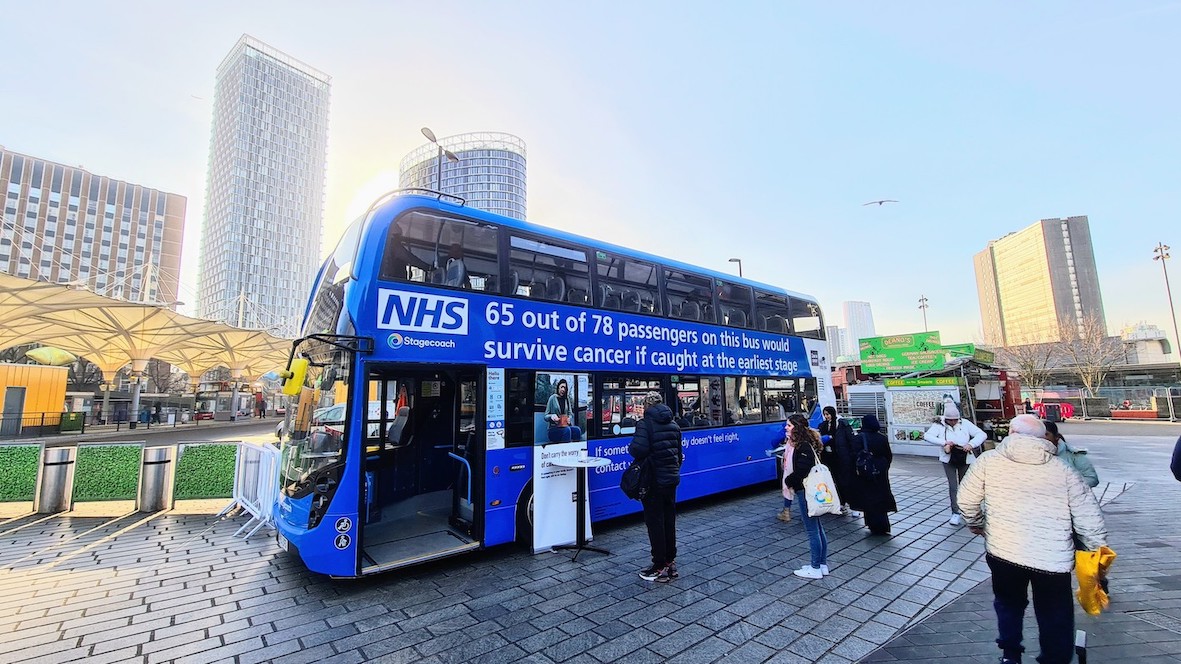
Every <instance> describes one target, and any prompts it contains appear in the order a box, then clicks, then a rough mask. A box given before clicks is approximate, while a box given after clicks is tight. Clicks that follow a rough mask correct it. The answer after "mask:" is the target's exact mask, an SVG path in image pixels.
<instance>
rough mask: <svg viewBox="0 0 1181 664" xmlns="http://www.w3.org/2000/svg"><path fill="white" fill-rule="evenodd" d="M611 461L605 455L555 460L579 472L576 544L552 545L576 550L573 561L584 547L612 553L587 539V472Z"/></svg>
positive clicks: (561, 549) (555, 462)
mask: <svg viewBox="0 0 1181 664" xmlns="http://www.w3.org/2000/svg"><path fill="white" fill-rule="evenodd" d="M609 463H611V460H610V459H604V458H603V457H578V458H575V459H562V460H560V461H554V462H553V464H554V465H555V466H561V467H563V468H574V469H575V471H576V472H577V474H578V494H577V495H578V500H577V506H576V509H577V510H578V516H577V518H576V520H575V523H576V524H577V531H576V539H575V541H574V544H559V545H557V546H554V547H552V548H553V550H554V551H571V550H572V551H574V557H573V558H571V559H570V560H571V561H577V560H578V554H580V553H582V551H583V549H585V550H587V551H595V552H597V553H605V554H607V555H610V554H611V552H610V551H608V550H606V549H601V548H599V547H597V546H590V545H589V544H587V540H586V497H587V496H586V480H587V474H588V473H589V471H590V469H591V468H597V467H599V466H605V465H607V464H609Z"/></svg>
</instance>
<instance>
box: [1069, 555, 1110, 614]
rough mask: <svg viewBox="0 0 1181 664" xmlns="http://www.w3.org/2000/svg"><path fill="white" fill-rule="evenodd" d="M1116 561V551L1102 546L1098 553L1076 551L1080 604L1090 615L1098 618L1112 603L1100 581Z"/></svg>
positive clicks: (1075, 559) (1075, 566)
mask: <svg viewBox="0 0 1181 664" xmlns="http://www.w3.org/2000/svg"><path fill="white" fill-rule="evenodd" d="M1114 560H1115V551H1112V550H1111V549H1109V548H1107V547H1105V546H1101V547H1099V550H1098V551H1075V552H1074V571H1075V573H1076V574H1078V603H1079V605H1080V606H1082V607H1083V610H1084V611H1086V612H1087V614H1088V615H1092V616H1097V615H1099V613H1100V612H1101V611H1103V609H1106V608H1107V607H1108V605H1109V604H1110V603H1111V600H1110V599H1108V597H1107V593H1106V592H1104V590H1103V588H1102V587H1101V586H1100V584H1099V580H1100V579H1102V578H1103V577H1105V576H1107V568H1109V567H1111V563H1112V561H1114Z"/></svg>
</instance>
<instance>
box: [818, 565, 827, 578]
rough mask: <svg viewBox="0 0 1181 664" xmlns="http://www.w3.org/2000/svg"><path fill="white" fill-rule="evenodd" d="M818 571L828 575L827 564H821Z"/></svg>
mask: <svg viewBox="0 0 1181 664" xmlns="http://www.w3.org/2000/svg"><path fill="white" fill-rule="evenodd" d="M820 573H821V574H822V575H824V576H828V565H821V566H820Z"/></svg>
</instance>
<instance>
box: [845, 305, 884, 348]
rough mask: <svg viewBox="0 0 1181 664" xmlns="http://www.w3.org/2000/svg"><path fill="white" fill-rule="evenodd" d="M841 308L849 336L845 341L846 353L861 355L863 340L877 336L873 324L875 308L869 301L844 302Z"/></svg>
mask: <svg viewBox="0 0 1181 664" xmlns="http://www.w3.org/2000/svg"><path fill="white" fill-rule="evenodd" d="M841 309H842V310H843V313H844V314H845V330H846V331H847V333H848V338H847V340H846V341H845V354H846V355H852V356H853V357H861V340H862V339H868V338H870V337H876V336H877V332H876V331H875V328H874V326H873V310H872V309H871V308H870V306H869V303H868V302H853V301H850V302H842V303H841Z"/></svg>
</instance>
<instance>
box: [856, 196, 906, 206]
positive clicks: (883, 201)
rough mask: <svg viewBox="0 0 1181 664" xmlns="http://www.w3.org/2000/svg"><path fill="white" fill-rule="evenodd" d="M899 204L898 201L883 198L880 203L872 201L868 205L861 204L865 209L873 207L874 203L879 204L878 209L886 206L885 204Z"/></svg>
mask: <svg viewBox="0 0 1181 664" xmlns="http://www.w3.org/2000/svg"><path fill="white" fill-rule="evenodd" d="M897 202H898V201H896V200H894V199H893V198H883V199H882V200H880V201H870V202H868V203H862V204H861V207H865V206H866V205H873V204H874V203H877V204H878V207H881V206H882V205H884V204H885V203H897Z"/></svg>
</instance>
